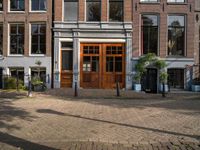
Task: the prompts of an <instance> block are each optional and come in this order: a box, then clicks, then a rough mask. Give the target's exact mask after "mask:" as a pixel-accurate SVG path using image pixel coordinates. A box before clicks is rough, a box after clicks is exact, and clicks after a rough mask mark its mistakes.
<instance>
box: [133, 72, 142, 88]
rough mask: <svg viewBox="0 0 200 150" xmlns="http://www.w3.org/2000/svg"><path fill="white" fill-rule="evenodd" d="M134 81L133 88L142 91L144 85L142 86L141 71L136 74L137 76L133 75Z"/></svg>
mask: <svg viewBox="0 0 200 150" xmlns="http://www.w3.org/2000/svg"><path fill="white" fill-rule="evenodd" d="M133 81H134V84H133V90H134V91H136V92H140V91H141V89H142V86H141V83H140V81H141V74H140V73H137V74H135V76H134V77H133Z"/></svg>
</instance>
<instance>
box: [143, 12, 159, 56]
mask: <svg viewBox="0 0 200 150" xmlns="http://www.w3.org/2000/svg"><path fill="white" fill-rule="evenodd" d="M141 30H142V32H141V47H142V52H143V54H148V53H155V54H158V16H157V15H142V29H141Z"/></svg>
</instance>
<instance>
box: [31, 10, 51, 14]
mask: <svg viewBox="0 0 200 150" xmlns="http://www.w3.org/2000/svg"><path fill="white" fill-rule="evenodd" d="M29 13H33V14H34V13H36V14H37V13H47V11H46V10H45V11H42V10H41V11H39V10H38V11H29Z"/></svg>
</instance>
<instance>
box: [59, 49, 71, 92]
mask: <svg viewBox="0 0 200 150" xmlns="http://www.w3.org/2000/svg"><path fill="white" fill-rule="evenodd" d="M63 51H72V70H71V71H70V70H65V71H63V70H62V59H63V54H62V52H63ZM73 55H74V51H73V49H66V48H61V49H60V56H61V59H60V87H61V88H65V87H63V86H62V74H63V73H68V74H71V76H72V79H71V80H72V81H71V82H72V85H71V86H70V87H73V65H74V62H73V59H74V57H73ZM70 87H69V88H70Z"/></svg>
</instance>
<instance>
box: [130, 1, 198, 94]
mask: <svg viewBox="0 0 200 150" xmlns="http://www.w3.org/2000/svg"><path fill="white" fill-rule="evenodd" d="M194 7H195V6H194V0H179V1H178V0H162V1H156V0H134V3H133V66H134V64H135V63H137V59H138V56H141V55H143V54H147V53H149V52H151V53H155V54H156V55H157V56H159V57H160V58H161V59H163V60H165V61H166V63H167V67H166V71H167V73H168V75H169V77H168V84H169V85H170V87H171V89H173V88H174V89H190V88H191V80H192V78H193V76H192V70H191V67H189V66H193V65H194V64H195V58H194V57H195V53H194ZM133 70H134V69H133ZM158 76H159V75H158V71H157V70H156V69H153V68H149V69H148V72H147V76H146V78H145V82H146V83H145V84H146V87H145V88H147V89H152V90H154V91H155V92H156V91H157V90H158V89H159V86H158V85H159V80H158ZM152 83H153V84H152ZM156 83H157V84H156Z"/></svg>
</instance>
